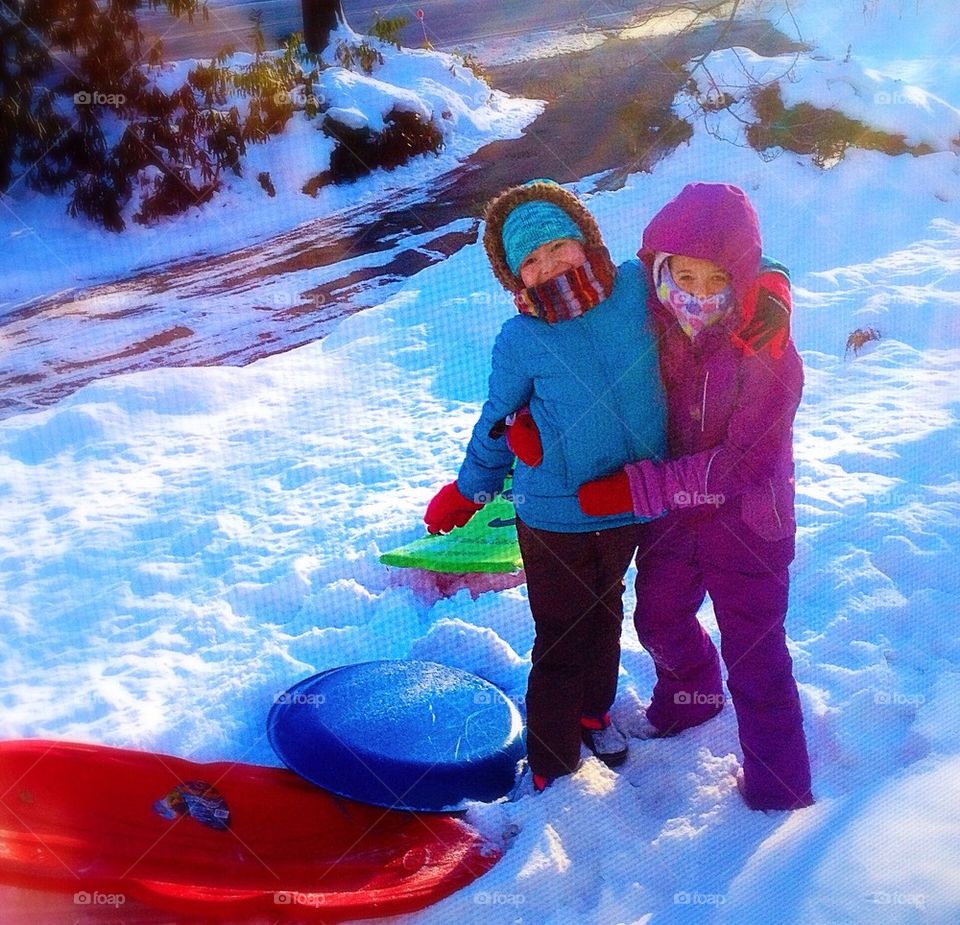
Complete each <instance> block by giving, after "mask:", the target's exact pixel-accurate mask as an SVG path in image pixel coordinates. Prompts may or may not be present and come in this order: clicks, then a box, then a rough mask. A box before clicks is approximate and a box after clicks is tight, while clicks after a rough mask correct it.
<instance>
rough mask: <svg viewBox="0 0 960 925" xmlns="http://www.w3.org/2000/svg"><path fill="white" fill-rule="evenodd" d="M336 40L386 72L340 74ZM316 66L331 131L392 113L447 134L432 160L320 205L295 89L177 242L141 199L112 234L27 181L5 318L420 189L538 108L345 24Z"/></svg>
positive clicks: (153, 72)
mask: <svg viewBox="0 0 960 925" xmlns="http://www.w3.org/2000/svg"><path fill="white" fill-rule="evenodd" d="M340 41H346V42H350V43H353V44H357V43H359V42H361V41H367V42H368V43H370V44H372V45H373V46H375V47H377V48H378V49H379V51H380V53H381V54H382V56H383V58H384V62H383V64H382V65H376V66H375V68H374V71H373V73H372V74H370V75H367V74H365V73H363V72H362V71H361V70H360V68H359V66H358V65H355V66H354V69H353V70H347V69H345V68H343V67H340V66H338V65H336V64H335V60H334V55H335V50H336V47H337V44H338V43H339V42H340ZM253 57H254V56H253V55H251V54H248V53H245V52H237V53H236V54H234V55H233V56H232V57H231V58H229V59H228V60H227V64H228V65H229V66H231V67H233V68H235V69H238V70H239V69H242V68H244V67H247V66H248V65H250V63H251V62H252V61H253ZM323 58H324V60H325V61H326V62H327V63H328V64H330V65H331V66H330V67H328V68H327V69H325V70H323V71H322V72H321V73H320V75H319V78H318V80H317V83H316V85H315V86H314V91H313V96H314V97H316V98H317V100H319V101H320V104H321V105H323V106H324V108H325V109H326V108H327V107H329V109H330V110H332V111H333V112H334V113H336V117H337V121H339V122H341V123H342V124H346V125H351V126H352V127H360V125H362V124H363V123H364V122H365V123H366V124H367V125H369V126H370V127H371V128H372V129H374V130H380V129H382V128H383V117H384V116H385V115H387V113H389V112H390V110H391V109H392V108H393V107H394V106H396V107H397V108H399V109H401V110H408V111H413V112H416V113H417V114H418V115H420V116H421V117H422V118H424V119H429V120H431V121H432V122H433V123H434V125H435V126H436V127H437V129H438V130H439V131H440V132H441V134H442V135H443V148H442V149H441V151H440V152H439V154H438V155H433V154H427V155H423V156H421V157H417V158H414V159H413V160H412V161H411V162H409V163H408V164H406V165H404V166H403V167H400V168H398V169H397V170H394V171H390V172H387V171H382V170H380V171H377V172H376V173H375V174H373V175H371V176H368V177H364V178H361V179H360V180H358V181H357V182H355V183H350V184H345V185H342V186H332V185H331V186H326V187H323V188H322V189H321V190H320V191H319V193H318V195H317V196H316V197H314V196H310V195H307V194H305V193H304V192H302V189H303V186H304V184H305V183H306V182H307V181H308V180H310V179H312V178H313V177H315V176H316V175H317V174H319V173H321V172H322V171H324V170H326V169H327V168H328V167H329V165H330V154H331V152H332V150H333V147H334V141H333V139H331V138H329V137H328V136H327V135H325V134H324V133H323V132H322V131H321V123H322V122H323V117H322V116H320V117H314V118H313V119H308V118H307V117H306V115H305V114H304V111H303V105H304V103H305V102H307V100H306V97H305V95H304V94H303V93H302V92H301V91H302V87H301V88H300V89H299V90H295V91H294V92H293V93H292V94H291V97H292V100H293V102H294V105H295V106H298V107H299V108H298V109H297V110H296V111H295V113H294V115H293V117H292V118H291V119H290V121H289V122H288V124H287V125H286V127H285V129H284V131H283V133H282V134H280V135H278V136H273V137H271V138H270V139H269V140H268V141H267V142H265V143H263V144H248V145H247V154H246V156H245V157H244V158H243V162H242V166H243V176H242V177H236V176H234V175H233V174H232V173H231V172H229V171H226V172H224V173H223V174H222V175H221V181H222V189H221V190H220V192H218V193H217V194H216V195H214V197H213V198H212V199H211V200H210V201H209V202H208V203H206V204H205V205H203V206H200V207H195V208H191V209H190V210H188V212H187V213H185V214H184V215H183V216H181V217H179V218H178V219H177V221H176V222H175V223H174V225H173V227H176V233H171V224H170V223H168V222H165V223H161V224H158V225H153V226H150V227H145V226H143V225H140V224H138V223H137V222H135V221H133V220H132V218H131V216H132V215H133V213H134V212H136V209H137V206H138V205H139V195H138V193H137V191H136V190H135V195H134V197H133V199H132V200H131V202H130V203H129V204H128V206H127V207H126V209H125V210H124V217H125V220H126V224H127V227H126V229H125V230H124V232H123V233H122V234H121V235H117V234H114V233H113V232H109V231H105V230H104V229H103V228H101V227H100V226H98V225H96V224H94V223H92V222H90V221H86V220H82V219H74V218H70V217H69V216H68V215H67V214H66V208H67V204H68V202H69V200H70V195H71V194H70V191H69V190H66V191H65V192H64V193H63V194H62V195H60V196H50V195H43V194H40V193H37V192H35V191H33V190H30V189H29V188H28V187H27V185H26V183H25V182H19V183H14V184H13V186H12V187H11V189H10V190H9V191H8V193H7V194H5V195H0V242H2V251H3V256H2V258H0V261H2V264H0V265H2V267H3V273H2V277H0V315H3V314H5V313H9V312H10V311H11V310H12V309H14V308H16V307H17V306H19V305H22V304H23V303H24V302H28V301H30V300H31V299H34V298H36V297H39V296H47V295H50V294H52V293H54V292H58V291H71V290H75V289H79V288H82V287H84V286H89V285H91V284H93V283H96V282H99V281H101V280H104V279H113V278H116V277H122V276H127V275H129V274H131V273H132V272H134V271H136V270H138V269H142V268H144V267H149V266H155V265H158V264H162V263H165V262H167V261H169V260H172V259H176V258H181V257H186V256H193V255H200V254H211V255H216V254H221V253H225V252H227V251H230V250H234V249H236V248H237V247H240V246H242V245H245V244H253V243H256V242H258V241H263V240H266V239H268V238H269V237H271V236H272V235H276V234H278V233H280V232H282V231H286V230H288V229H291V228H294V227H296V226H297V225H300V224H303V223H306V222H309V221H311V220H316V219H317V218H330V217H333V216H336V215H337V213H340V212H343V211H347V210H351V209H355V208H356V207H357V206H358V205H361V204H363V203H364V202H371V203H373V202H376V201H378V200H383V199H384V198H385V197H390V196H401V195H403V193H404V192H405V191H409V190H410V189H412V188H422V186H423V185H425V184H429V183H430V182H431V180H434V179H436V178H437V177H440V176H442V175H443V174H444V173H446V172H447V171H449V170H450V169H451V168H452V167H454V166H455V165H456V164H457V163H458V162H460V161H462V160H464V159H465V158H467V157H468V156H469V155H470V154H472V153H473V152H474V151H476V150H477V149H478V148H480V147H482V146H483V145H485V144H487V143H488V142H491V141H495V140H497V139H501V138H514V137H516V136H517V135H519V134H520V132H521V131H522V130H523V128H524V127H525V126H526V125H527V124H528V123H529V122H530V121H531V120H532V119H534V118H535V117H536V115H537V114H538V113H539V112H540V111H541V109H542V106H543V104H542V103H541V102H539V101H535V100H524V99H516V98H512V97H509V96H507V95H506V94H504V93H501V92H500V91H498V90H492V89H491V88H490V87H489V86H488V85H487V84H486V83H485V82H484V81H483V80H481V79H479V78H478V77H476V76H475V75H474V74H473V73H472V72H471V71H470V70H469V69H468V68H466V67H464V66H463V64H462V62H461V60H460V59H458V58H455V57H453V56H452V55H449V54H446V53H444V52H433V51H423V50H419V49H404V50H403V51H402V52H401V51H398V50H397V49H395V48H394V47H393V46H392V45H389V44H385V43H381V42H378V41H377V40H376V39H372V38H370V37H369V36H359V35H357V34H356V33H354V32H353V31H352V30H350V29H349V28H348V27H346V26H341V27H340V29H339V30H337V31H336V32H334V33H333V34H332V36H331V41H330V45H329V46H328V48H327V50H326V51H325V52H324V55H323ZM198 63H200V62H198V61H195V60H187V61H176V62H167V63H165V64H164V65H163V66H162V67H161V68H153V67H150V68H146V69H145V70H146V74H147V76H148V78H149V79H150V80H151V82H153V83H155V84H156V85H157V86H158V87H160V88H161V89H163V90H165V91H166V92H174V91H175V90H177V89H178V88H179V87H181V86H182V85H183V84H184V83H185V82H186V80H187V75H188V74H189V72H190V71H191V70H192V69H193V68H194V67H196V65H197V64H198ZM233 105H235V106H237V107H238V108H239V110H240V112H241V113H244V112H246V108H247V106H248V105H249V98H245V97H242V96H239V95H236V94H235V95H232V96H230V97H228V99H227V101H226V103H225V104H223V107H222V108H224V109H227V108H229V107H230V106H233ZM261 172H267V173H269V175H270V178H271V181H272V183H273V186H274V188H275V190H276V196H275V197H269V196H268V194H267V193H266V191H265V190H264V189H263V188H262V187H261V185H260V184H259V182H258V181H257V176H258V174H260V173H261ZM92 254H95V255H96V257H94V258H92V257H91V255H92Z"/></svg>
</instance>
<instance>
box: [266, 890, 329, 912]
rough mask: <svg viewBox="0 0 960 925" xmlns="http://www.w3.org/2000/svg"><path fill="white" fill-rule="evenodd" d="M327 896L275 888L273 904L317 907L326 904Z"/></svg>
mask: <svg viewBox="0 0 960 925" xmlns="http://www.w3.org/2000/svg"><path fill="white" fill-rule="evenodd" d="M326 901H327V898H326V896H325V895H324V894H323V893H298V892H297V891H296V890H277V892H275V893H274V894H273V904H274V905H275V906H308V907H310V908H312V909H319V908H320V906H323V905H325V904H326Z"/></svg>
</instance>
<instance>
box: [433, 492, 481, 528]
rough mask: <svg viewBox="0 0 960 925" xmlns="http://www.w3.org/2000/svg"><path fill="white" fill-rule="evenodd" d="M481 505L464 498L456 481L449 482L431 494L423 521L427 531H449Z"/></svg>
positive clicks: (461, 523) (474, 512)
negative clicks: (431, 498) (431, 497)
mask: <svg viewBox="0 0 960 925" xmlns="http://www.w3.org/2000/svg"><path fill="white" fill-rule="evenodd" d="M482 507H483V505H482V504H477V503H476V502H474V501H471V500H470V499H469V498H464V496H463V495H462V494H460V489H459V488H457V483H456V482H451V483H450V484H449V485H444V486H443V488H441V489H440V491H438V492H437V493H436V494H435V495H434V496H433V500H432V501H431V502H430V503H429V504H428V505H427V512H426V513H425V514H424V515H423V522H424V523H425V524H426V525H427V532H428V533H449V532H450V531H451V530H452V529H453V528H454V527H462V526H463V525H464V524H465V523H466V522H467V521H468V520H469V519H470V518H471V517H473V515H474V514H476V513H477V511H479V510H480V508H482Z"/></svg>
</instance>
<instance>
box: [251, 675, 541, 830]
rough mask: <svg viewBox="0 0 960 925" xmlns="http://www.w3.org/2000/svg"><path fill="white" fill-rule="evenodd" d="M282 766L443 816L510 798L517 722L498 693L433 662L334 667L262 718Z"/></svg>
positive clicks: (345, 792)
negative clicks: (439, 813) (505, 796)
mask: <svg viewBox="0 0 960 925" xmlns="http://www.w3.org/2000/svg"><path fill="white" fill-rule="evenodd" d="M267 734H268V736H269V739H270V744H271V745H272V746H273V749H274V751H275V752H276V753H277V755H278V756H279V758H280V759H281V760H282V761H283V763H284V764H285V765H286V766H287V767H288V768H290V770H292V771H294V772H295V773H297V774H299V775H300V776H301V777H303V778H304V779H306V780H308V781H310V782H311V783H313V784H316V785H317V786H319V787H322V788H324V789H325V790H329V791H331V792H332V793H335V794H338V795H340V796H343V797H347V798H349V799H352V800H358V801H360V802H363V803H371V804H373V805H375V806H383V807H387V808H390V809H404V810H413V811H417V812H450V811H456V810H460V809H464V808H466V806H467V805H468V804H469V803H470V802H473V801H481V802H490V801H492V800H496V799H498V798H500V797H502V796H504V795H505V794H506V793H508V792H509V791H510V789H511V788H512V787H513V785H514V783H515V781H516V776H517V770H518V763H519V761H520V759H521V758H523V756H524V754H525V748H524V744H523V723H522V720H521V718H520V714H519V713H518V711H517V708H516V707H515V706H514V705H513V703H512V702H511V701H510V700H508V699H507V697H506V696H505V695H504V694H503V692H502V691H501V690H500V689H499V688H497V687H495V686H494V685H493V684H490V683H489V682H488V681H485V680H484V679H483V678H479V677H477V676H476V675H474V674H471V673H469V672H467V671H462V670H460V669H457V668H450V667H448V666H446V665H440V664H437V663H436V662H428V661H419V660H410V659H407V660H394V661H374V662H362V663H360V664H356V665H346V666H343V667H340V668H333V669H330V670H328V671H324V672H321V673H320V674H317V675H313V676H312V677H309V678H306V679H304V680H303V681H300V682H299V683H297V684H295V685H294V686H293V687H291V688H290V689H289V690H288V691H287V692H286V693H284V694H282V695H280V696H279V697H278V698H277V701H276V703H275V704H274V706H273V708H272V709H271V711H270V714H269V717H268V719H267Z"/></svg>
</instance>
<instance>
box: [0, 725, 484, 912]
mask: <svg viewBox="0 0 960 925" xmlns="http://www.w3.org/2000/svg"><path fill="white" fill-rule="evenodd" d="M499 857H500V853H499V851H498V850H497V849H496V848H494V847H492V846H491V845H490V844H489V843H487V842H486V841H485V840H484V839H483V838H482V837H481V836H480V834H479V833H478V832H476V831H475V830H473V829H471V828H470V827H469V826H467V825H465V824H464V823H462V822H460V821H459V820H457V819H454V818H452V817H449V816H437V815H420V814H416V813H405V812H391V811H389V810H384V809H381V808H377V807H373V806H366V805H364V804H360V803H354V802H352V801H350V800H344V799H341V798H339V797H334V796H331V795H330V794H328V793H325V792H324V791H322V790H319V789H318V788H316V787H313V786H311V785H310V784H308V783H306V782H304V781H302V780H301V779H300V778H298V777H297V776H296V775H295V774H292V773H291V772H289V771H287V770H284V769H280V768H265V767H256V766H253V765H247V764H235V763H231V762H217V763H214V764H195V763H193V762H190V761H186V760H184V759H182V758H173V757H169V756H166V755H156V754H151V753H147V752H135V751H129V750H126V749H118V748H107V747H104V746H98V745H81V744H74V743H68V742H50V741H42V740H28V741H13V742H0V881H3V882H6V883H11V884H14V885H17V886H24V887H32V888H36V889H43V890H56V891H63V892H69V893H73V894H74V895H75V897H76V896H77V894H80V896H81V898H80V899H79V900H77V899H76V898H75V902H76V901H79V902H81V903H84V902H86V903H88V904H90V905H93V904H96V903H99V902H101V901H104V902H109V901H110V897H111V896H117V895H121V896H123V897H130V898H134V899H137V900H140V901H142V902H144V903H147V904H149V905H151V906H155V907H159V908H162V909H172V910H176V911H181V912H192V913H202V914H204V915H206V916H210V917H216V918H226V919H232V920H235V919H236V918H237V917H238V915H241V914H253V913H261V914H262V913H264V912H267V913H269V914H270V916H271V920H275V919H280V918H284V917H292V918H296V919H301V920H302V919H306V918H310V919H312V920H314V921H317V920H319V921H321V922H323V921H329V922H335V921H342V920H343V919H357V918H367V917H372V916H382V915H393V914H395V913H399V912H408V911H412V910H416V909H421V908H423V907H425V906H428V905H430V904H431V903H433V902H436V901H437V900H439V899H442V898H443V897H444V896H447V895H449V894H450V893H453V892H455V891H456V890H458V889H460V888H461V887H463V886H465V885H467V884H468V883H470V882H472V881H473V880H474V879H475V878H477V877H479V876H480V875H481V874H483V873H484V872H485V871H487V870H488V869H489V868H490V867H492V866H493V865H494V864H495V863H496V862H497V860H498V859H499ZM84 894H85V895H84ZM87 897H89V898H87Z"/></svg>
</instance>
